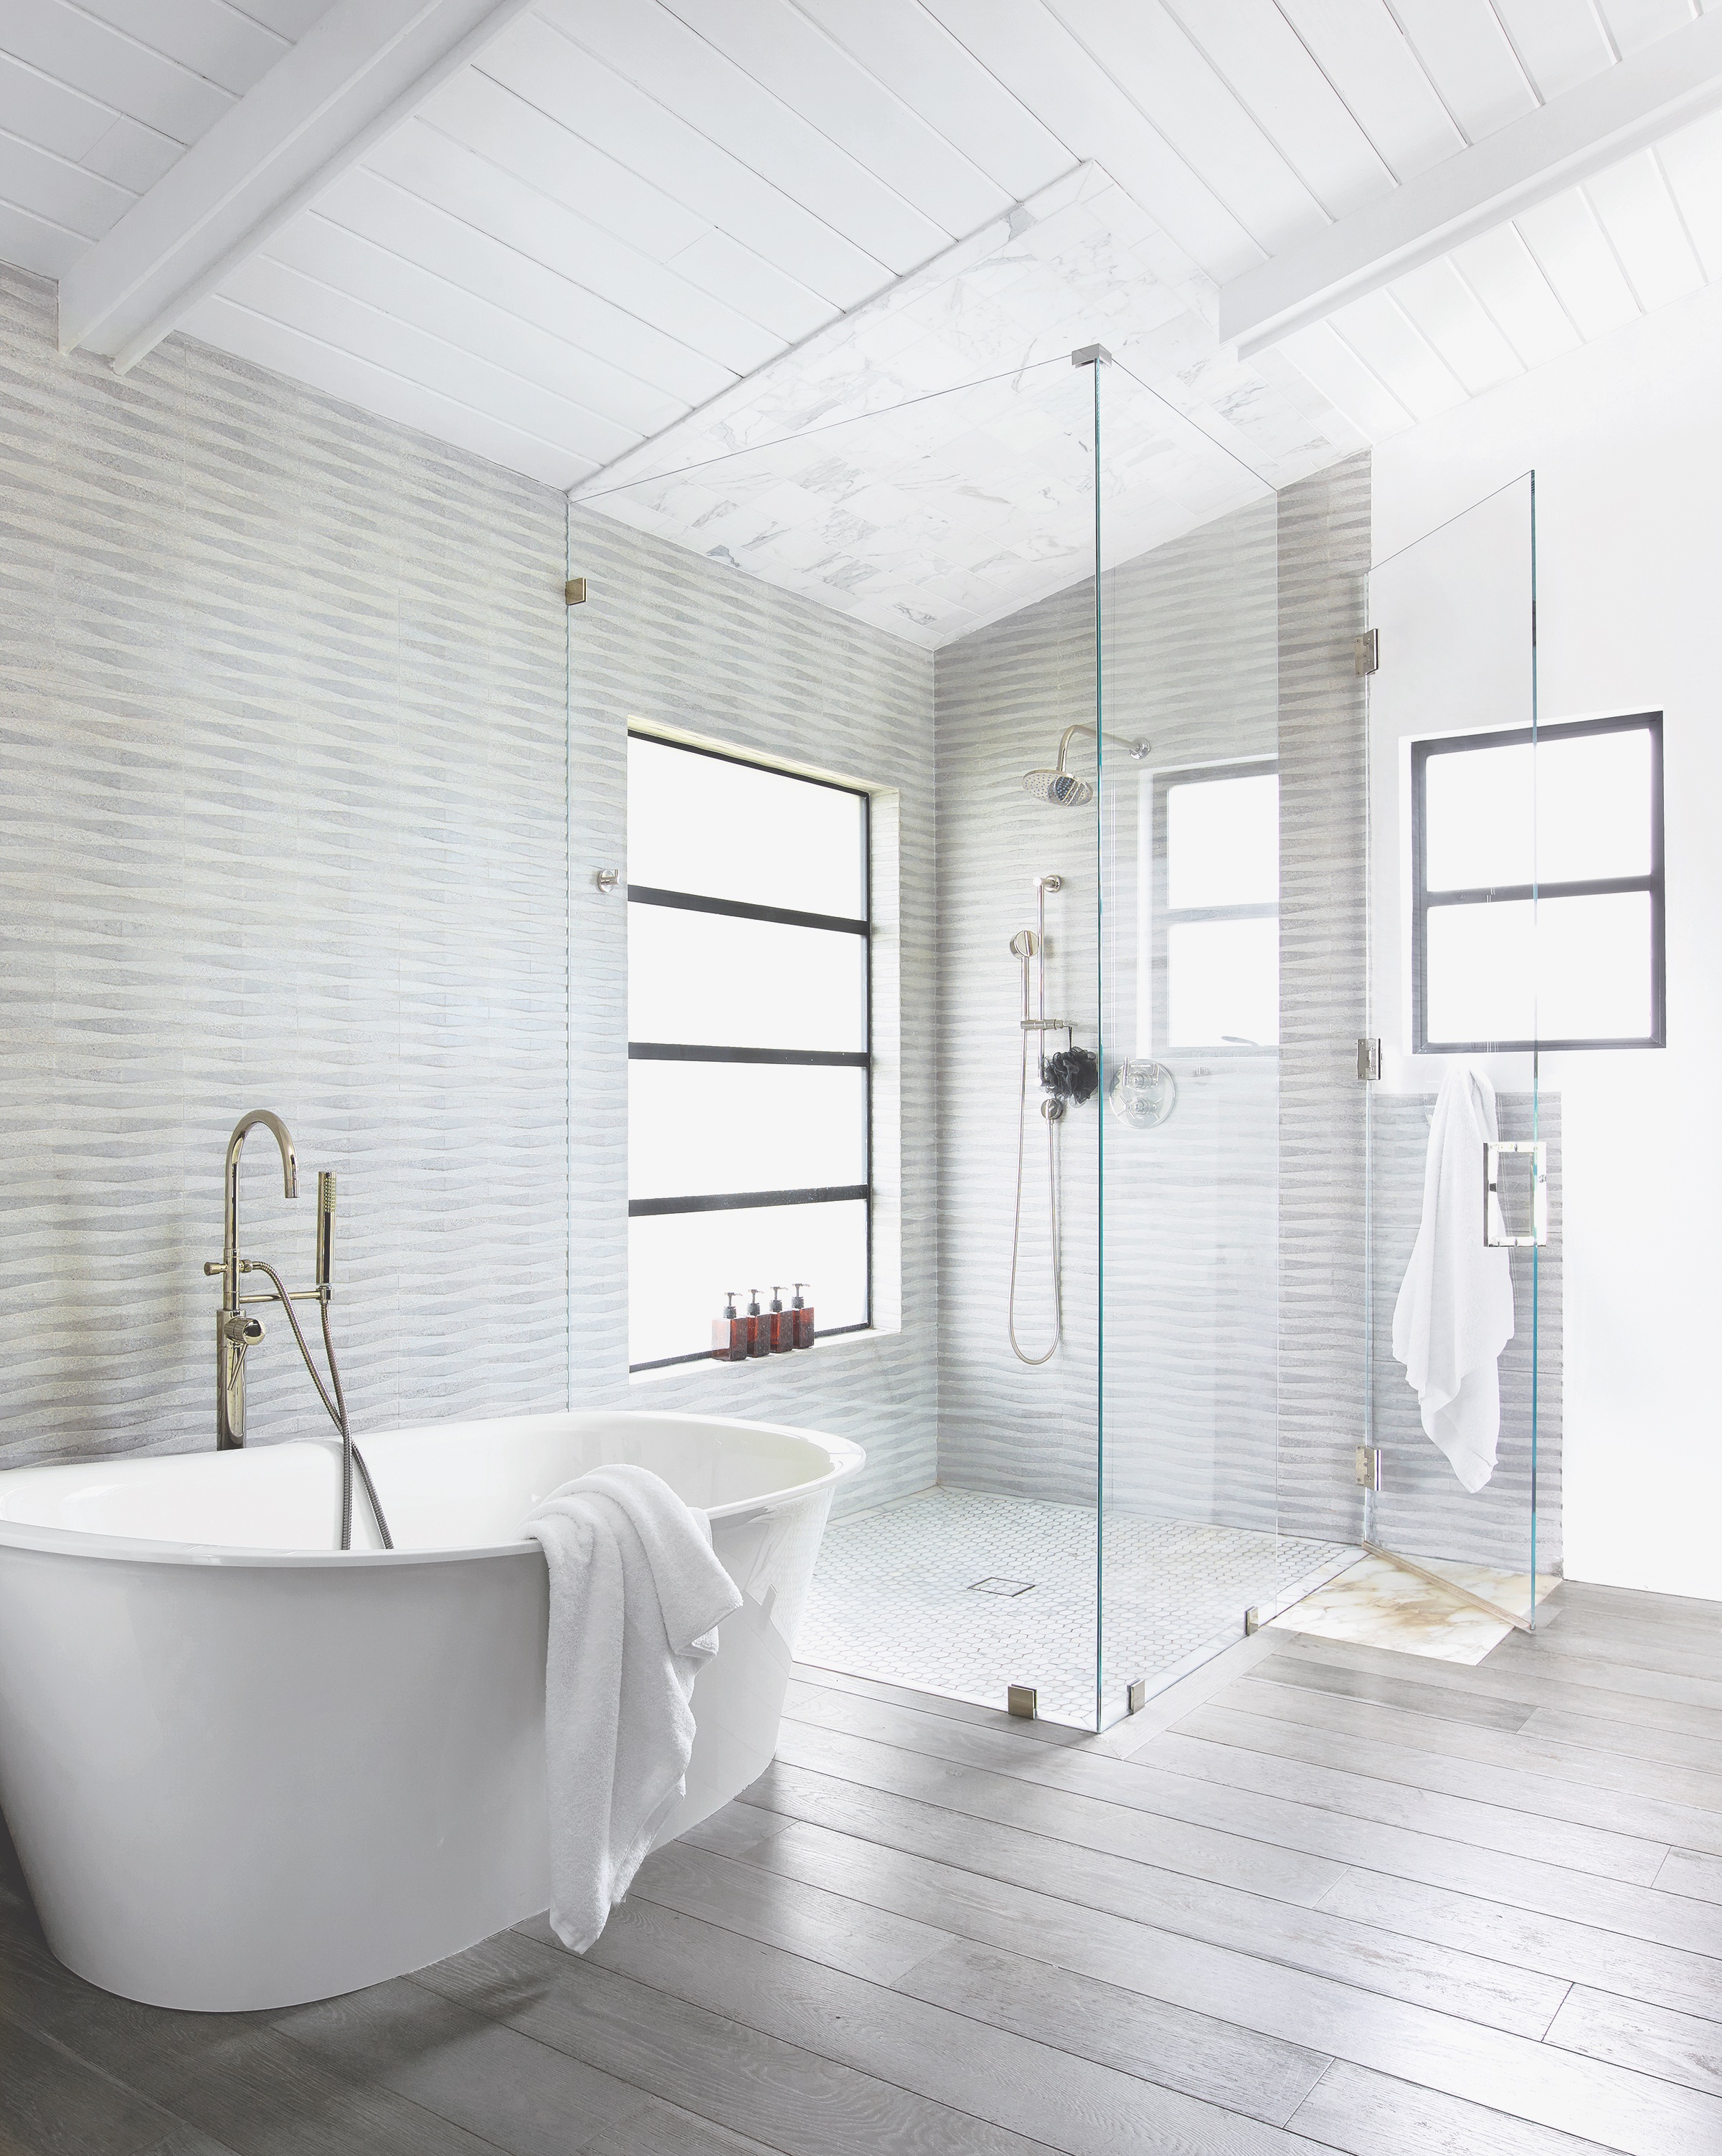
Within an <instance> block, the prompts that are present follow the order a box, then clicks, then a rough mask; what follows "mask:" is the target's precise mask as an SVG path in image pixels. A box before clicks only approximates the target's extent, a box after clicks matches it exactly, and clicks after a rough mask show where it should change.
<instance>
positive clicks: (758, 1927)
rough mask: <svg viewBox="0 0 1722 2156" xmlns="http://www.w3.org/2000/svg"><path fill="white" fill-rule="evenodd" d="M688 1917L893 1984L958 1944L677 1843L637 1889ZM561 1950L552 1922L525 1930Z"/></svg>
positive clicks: (851, 1901)
mask: <svg viewBox="0 0 1722 2156" xmlns="http://www.w3.org/2000/svg"><path fill="white" fill-rule="evenodd" d="M629 1891H630V1893H633V1894H637V1895H638V1896H639V1897H640V1899H641V1900H642V1901H647V1902H658V1903H660V1904H661V1906H662V1907H665V1908H666V1909H678V1910H680V1911H681V1913H682V1914H683V1915H684V1916H689V1917H700V1918H701V1919H702V1921H703V1922H707V1923H712V1924H718V1925H722V1927H723V1928H725V1929H726V1930H728V1931H732V1932H740V1933H743V1936H744V1937H746V1938H751V1939H757V1940H758V1941H759V1942H760V1943H761V1944H762V1945H766V1946H774V1947H780V1948H784V1951H785V1952H787V1953H797V1954H800V1955H802V1956H803V1957H804V1958H805V1959H807V1960H809V1961H816V1962H820V1963H822V1964H823V1965H824V1966H825V1968H827V1969H840V1970H842V1971H843V1972H844V1974H846V1975H848V1976H859V1977H864V1978H866V1979H867V1981H868V1982H870V1983H872V1984H890V1983H892V1982H893V1981H894V1980H895V1979H897V1977H899V1976H901V1975H902V1974H903V1973H904V1972H905V1970H907V1969H912V1968H913V1967H914V1965H915V1963H917V1962H919V1961H927V1960H929V1959H930V1958H932V1957H933V1955H934V1954H936V1953H939V1952H941V1951H942V1950H943V1948H946V1947H948V1946H950V1945H951V1944H952V1943H953V1940H952V1938H951V1934H950V1933H948V1932H946V1931H943V1930H941V1929H939V1928H938V1927H937V1926H936V1925H934V1924H933V1922H932V1921H931V1920H930V1919H928V1920H927V1921H925V1922H923V1921H922V1920H920V1919H919V1918H917V1917H910V1916H907V1915H905V1914H903V1913H902V1912H898V1911H894V1910H891V1909H887V1908H881V1907H877V1906H876V1905H874V1904H870V1903H868V1902H864V1901H861V1900H859V1899H857V1898H856V1897H854V1896H852V1895H843V1894H834V1893H831V1892H827V1891H826V1890H825V1889H824V1888H822V1887H819V1886H810V1885H808V1884H806V1883H805V1882H804V1881H799V1880H795V1879H793V1878H790V1877H789V1876H785V1875H779V1874H778V1873H776V1872H774V1871H763V1872H762V1871H758V1870H757V1869H756V1870H752V1871H749V1870H747V1869H745V1868H743V1866H741V1865H740V1864H739V1863H738V1862H737V1861H735V1860H734V1859H732V1858H726V1857H722V1856H717V1855H716V1854H715V1853H713V1852H712V1851H707V1850H702V1849H697V1848H693V1847H691V1846H689V1845H686V1844H684V1843H681V1842H671V1844H670V1845H669V1846H668V1847H667V1848H665V1849H661V1850H658V1851H655V1853H654V1854H653V1855H652V1856H649V1857H648V1858H647V1859H646V1861H645V1863H644V1864H643V1865H642V1866H640V1871H639V1874H638V1876H636V1878H635V1881H634V1885H633V1886H632V1887H631V1888H630V1890H629ZM517 1929H519V1930H521V1931H523V1932H525V1933H527V1936H528V1937H529V1938H536V1939H542V1940H543V1941H544V1942H545V1943H547V1944H548V1945H554V1943H555V1934H554V1933H553V1932H552V1931H551V1929H550V1927H549V1923H548V1921H547V1919H546V1918H544V1917H533V1918H532V1919H531V1920H530V1922H527V1923H525V1924H522V1925H520V1926H518V1927H517Z"/></svg>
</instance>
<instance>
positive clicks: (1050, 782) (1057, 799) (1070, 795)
mask: <svg viewBox="0 0 1722 2156" xmlns="http://www.w3.org/2000/svg"><path fill="white" fill-rule="evenodd" d="M1022 790H1023V792H1024V793H1029V794H1032V795H1033V797H1034V798H1035V799H1036V801H1050V802H1051V803H1052V804H1053V806H1054V807H1055V808H1082V807H1083V806H1084V805H1085V804H1086V803H1088V802H1090V801H1092V799H1093V798H1094V788H1092V786H1091V785H1090V784H1089V783H1088V782H1087V779H1086V778H1072V776H1071V774H1070V773H1069V772H1067V771H1066V770H1065V769H1064V768H1063V759H1062V757H1061V758H1060V767H1059V768H1058V769H1057V770H1056V771H1025V772H1024V773H1023V774H1022Z"/></svg>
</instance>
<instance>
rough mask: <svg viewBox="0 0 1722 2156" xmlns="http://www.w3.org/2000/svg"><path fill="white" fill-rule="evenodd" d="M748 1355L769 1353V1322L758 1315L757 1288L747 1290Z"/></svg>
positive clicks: (766, 1318)
mask: <svg viewBox="0 0 1722 2156" xmlns="http://www.w3.org/2000/svg"><path fill="white" fill-rule="evenodd" d="M770 1353H771V1320H770V1319H769V1318H768V1317H762V1316H761V1315H760V1310H759V1291H758V1288H757V1287H750V1288H749V1289H748V1354H749V1355H768V1354H770Z"/></svg>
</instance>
